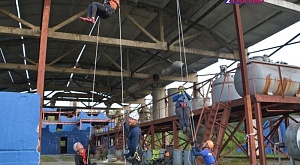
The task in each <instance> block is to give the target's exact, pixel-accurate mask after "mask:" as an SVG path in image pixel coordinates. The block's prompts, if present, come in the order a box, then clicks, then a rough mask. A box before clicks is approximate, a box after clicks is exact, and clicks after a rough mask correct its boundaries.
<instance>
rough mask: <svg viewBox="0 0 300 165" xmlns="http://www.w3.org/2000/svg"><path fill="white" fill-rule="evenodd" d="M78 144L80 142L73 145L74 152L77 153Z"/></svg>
mask: <svg viewBox="0 0 300 165" xmlns="http://www.w3.org/2000/svg"><path fill="white" fill-rule="evenodd" d="M77 144H78V142H76V143H74V144H73V149H74V151H77Z"/></svg>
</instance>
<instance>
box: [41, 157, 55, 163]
mask: <svg viewBox="0 0 300 165" xmlns="http://www.w3.org/2000/svg"><path fill="white" fill-rule="evenodd" d="M40 161H41V162H57V160H56V159H54V158H52V157H50V156H43V155H41V160H40Z"/></svg>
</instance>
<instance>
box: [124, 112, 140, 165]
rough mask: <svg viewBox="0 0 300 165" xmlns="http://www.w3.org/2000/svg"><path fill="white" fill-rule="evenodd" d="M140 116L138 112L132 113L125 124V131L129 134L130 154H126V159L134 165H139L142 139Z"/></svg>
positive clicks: (128, 145)
mask: <svg viewBox="0 0 300 165" xmlns="http://www.w3.org/2000/svg"><path fill="white" fill-rule="evenodd" d="M139 118H140V116H139V113H138V112H137V111H132V112H131V113H130V114H129V115H128V117H127V119H126V122H125V123H124V130H125V133H126V134H127V147H128V153H127V154H124V156H125V158H126V159H127V160H129V161H131V163H132V165H136V164H139V161H138V159H139V158H137V156H138V155H137V154H136V153H137V152H138V149H139V142H140V138H141V128H140V127H139V125H138V120H139Z"/></svg>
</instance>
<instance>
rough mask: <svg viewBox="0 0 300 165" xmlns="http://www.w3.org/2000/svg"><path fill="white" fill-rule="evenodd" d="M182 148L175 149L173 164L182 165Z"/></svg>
mask: <svg viewBox="0 0 300 165" xmlns="http://www.w3.org/2000/svg"><path fill="white" fill-rule="evenodd" d="M182 164H183V160H182V150H178V149H174V151H173V165H182Z"/></svg>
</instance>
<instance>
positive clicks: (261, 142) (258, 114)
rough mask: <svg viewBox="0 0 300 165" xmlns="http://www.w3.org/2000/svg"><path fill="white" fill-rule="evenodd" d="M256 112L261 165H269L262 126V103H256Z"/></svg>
mask: <svg viewBox="0 0 300 165" xmlns="http://www.w3.org/2000/svg"><path fill="white" fill-rule="evenodd" d="M254 111H255V118H256V127H257V137H258V138H257V139H258V149H259V161H260V165H267V159H266V151H265V143H264V134H263V128H262V126H263V123H262V112H261V104H260V103H255V105H254Z"/></svg>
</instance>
